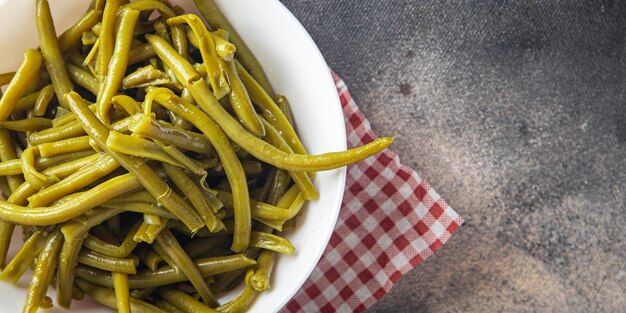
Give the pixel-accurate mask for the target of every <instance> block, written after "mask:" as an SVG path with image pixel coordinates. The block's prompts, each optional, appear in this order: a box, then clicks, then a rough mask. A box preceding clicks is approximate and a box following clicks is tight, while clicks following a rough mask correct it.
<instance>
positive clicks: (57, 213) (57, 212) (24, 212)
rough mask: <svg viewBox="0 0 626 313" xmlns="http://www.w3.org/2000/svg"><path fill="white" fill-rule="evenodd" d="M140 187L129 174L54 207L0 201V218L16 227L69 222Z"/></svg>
mask: <svg viewBox="0 0 626 313" xmlns="http://www.w3.org/2000/svg"><path fill="white" fill-rule="evenodd" d="M139 187H141V184H140V182H139V180H138V179H137V178H135V176H134V175H132V174H125V175H120V176H117V177H115V178H112V179H110V180H108V181H106V182H104V183H101V184H99V185H97V186H95V187H93V188H91V189H89V190H88V191H85V192H83V193H80V194H78V195H76V196H75V198H74V199H73V201H71V202H65V203H62V204H59V205H57V206H53V207H45V208H27V207H23V206H19V205H15V204H12V203H9V202H6V201H0V218H2V219H4V220H6V221H10V222H13V223H17V224H23V225H39V226H45V225H50V224H59V223H62V222H65V221H68V220H70V219H72V218H74V217H76V216H78V215H80V214H82V213H84V212H86V211H88V210H89V209H92V208H94V207H96V206H98V205H100V204H102V203H104V202H106V201H107V200H109V199H111V198H113V197H114V196H115V195H118V194H122V193H125V192H129V191H131V190H134V189H137V188H139Z"/></svg>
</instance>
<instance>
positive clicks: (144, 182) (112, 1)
mask: <svg viewBox="0 0 626 313" xmlns="http://www.w3.org/2000/svg"><path fill="white" fill-rule="evenodd" d="M194 2H195V3H196V5H197V6H198V9H199V11H200V12H201V13H202V15H204V18H205V20H206V21H207V22H208V25H205V24H204V23H203V22H202V20H201V18H200V17H199V16H196V15H193V14H187V13H185V12H184V10H183V9H181V8H180V7H177V6H169V5H168V4H167V3H166V2H162V1H157V0H137V1H132V2H130V1H124V0H106V1H104V0H96V1H94V2H93V4H92V6H91V8H90V9H89V11H88V12H86V13H85V14H84V15H83V16H82V17H81V18H80V19H78V21H77V22H76V24H75V25H74V26H72V27H71V28H70V29H68V30H67V31H65V32H64V33H63V34H61V35H60V36H58V37H57V34H56V31H55V28H54V24H53V21H52V14H51V12H50V7H49V4H48V1H47V0H37V1H36V26H37V32H38V36H39V42H40V48H39V49H29V50H27V51H26V52H25V54H24V61H23V63H22V64H21V65H20V67H19V68H18V69H17V70H16V71H15V72H12V73H5V74H0V85H2V86H5V88H4V90H5V91H4V93H3V94H2V97H1V98H0V191H1V192H2V194H3V198H2V199H3V200H0V270H1V271H0V280H4V281H6V282H9V283H15V282H17V281H18V279H19V278H20V277H21V276H22V275H23V274H24V273H25V272H26V270H27V269H28V268H32V269H33V270H34V276H33V279H32V281H31V283H30V285H29V287H28V295H27V298H26V299H27V300H26V302H25V306H24V308H23V312H36V311H38V310H39V309H40V308H47V307H50V306H51V305H52V301H51V299H50V298H48V297H47V296H46V293H47V289H48V286H49V285H50V284H56V288H57V299H56V304H58V305H60V306H63V307H69V306H70V304H71V302H72V299H80V298H81V297H82V296H83V295H84V294H87V295H89V296H91V297H92V298H93V299H94V300H96V301H97V302H99V303H101V304H103V305H105V306H108V307H111V308H112V309H114V310H117V311H118V312H121V313H128V312H148V313H150V312H245V311H246V310H247V309H248V308H249V307H250V306H251V305H252V303H253V302H254V299H255V298H256V297H257V295H258V294H260V293H261V292H262V291H264V290H266V289H268V288H270V287H271V275H272V271H273V267H274V262H275V259H276V253H282V254H291V253H293V252H294V251H295V248H294V247H293V245H292V244H291V243H290V242H289V241H288V240H287V239H285V238H284V237H282V236H281V235H280V234H279V233H278V232H281V231H283V228H285V229H287V228H288V227H292V226H293V225H294V222H295V219H296V218H297V216H298V215H299V212H300V210H301V209H302V207H303V205H304V203H305V202H306V200H313V199H316V198H318V197H319V194H318V191H317V190H316V188H315V185H314V184H313V179H314V174H315V172H317V171H324V170H330V169H334V168H338V167H342V166H345V165H348V164H352V163H355V162H358V161H360V160H363V159H365V158H367V157H370V156H372V155H374V154H376V153H378V152H380V151H382V150H384V149H385V148H387V147H388V146H389V145H390V144H391V143H392V141H393V138H380V139H376V140H374V141H373V142H371V143H368V144H366V145H364V146H362V147H358V148H356V149H353V150H348V151H343V152H330V153H325V154H320V155H308V154H307V151H306V149H305V147H304V145H303V144H302V142H301V141H300V139H299V138H298V136H297V134H296V131H295V130H294V127H293V117H292V116H291V110H290V108H289V103H288V101H287V99H286V98H285V97H284V96H281V95H279V94H276V92H275V91H274V90H273V89H272V87H271V86H270V85H269V81H268V79H267V77H265V74H264V72H263V69H262V68H261V66H260V65H259V62H258V61H257V60H256V59H255V58H254V55H253V54H252V53H251V52H250V50H249V49H248V48H247V47H246V46H245V44H244V43H243V42H242V40H241V38H240V37H239V36H238V35H237V33H236V32H235V30H234V29H233V28H232V26H231V25H230V24H229V23H228V21H227V20H226V19H225V18H224V17H223V16H222V15H221V13H220V12H219V10H218V8H217V6H216V5H215V3H214V2H213V1H212V0H204V1H202V0H194ZM339 135H343V134H339ZM16 226H20V228H21V230H22V232H23V239H24V244H23V246H22V248H21V249H20V250H19V252H18V253H17V254H16V255H15V256H13V257H12V258H8V257H9V256H8V250H9V245H10V244H11V238H12V236H13V233H14V231H15V227H16ZM240 283H243V284H245V289H244V291H243V292H242V293H241V294H240V295H239V296H238V297H236V298H235V299H233V300H232V301H230V302H227V303H219V301H218V297H216V296H215V294H216V293H218V292H223V291H227V290H230V289H232V288H234V287H235V286H237V285H238V284H240Z"/></svg>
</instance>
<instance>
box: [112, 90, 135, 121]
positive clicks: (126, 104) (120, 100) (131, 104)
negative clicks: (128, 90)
mask: <svg viewBox="0 0 626 313" xmlns="http://www.w3.org/2000/svg"><path fill="white" fill-rule="evenodd" d="M111 101H112V102H113V104H115V105H118V106H120V107H122V108H123V109H124V111H126V113H128V115H129V116H133V115H135V114H137V113H140V112H141V107H139V104H138V103H137V101H135V99H133V98H131V97H129V96H126V95H117V96H115V97H113V98H112V99H111Z"/></svg>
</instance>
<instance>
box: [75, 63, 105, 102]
mask: <svg viewBox="0 0 626 313" xmlns="http://www.w3.org/2000/svg"><path fill="white" fill-rule="evenodd" d="M67 71H68V74H69V75H70V79H71V80H72V81H74V82H75V83H76V84H77V85H78V86H81V87H83V88H85V89H87V91H89V92H91V93H92V94H94V95H97V94H98V89H99V88H100V87H99V86H98V80H97V79H96V78H95V77H94V76H93V75H91V73H89V72H88V71H86V70H84V69H82V68H81V67H80V66H76V65H74V64H71V63H70V64H67Z"/></svg>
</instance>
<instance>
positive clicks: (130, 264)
mask: <svg viewBox="0 0 626 313" xmlns="http://www.w3.org/2000/svg"><path fill="white" fill-rule="evenodd" d="M78 263H82V264H85V265H89V266H91V267H94V268H99V269H101V270H105V271H110V272H117V273H125V274H136V273H137V268H136V266H137V264H135V261H134V260H133V259H120V258H113V257H110V256H106V255H104V254H99V253H97V252H93V251H89V250H81V251H80V253H79V254H78Z"/></svg>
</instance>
